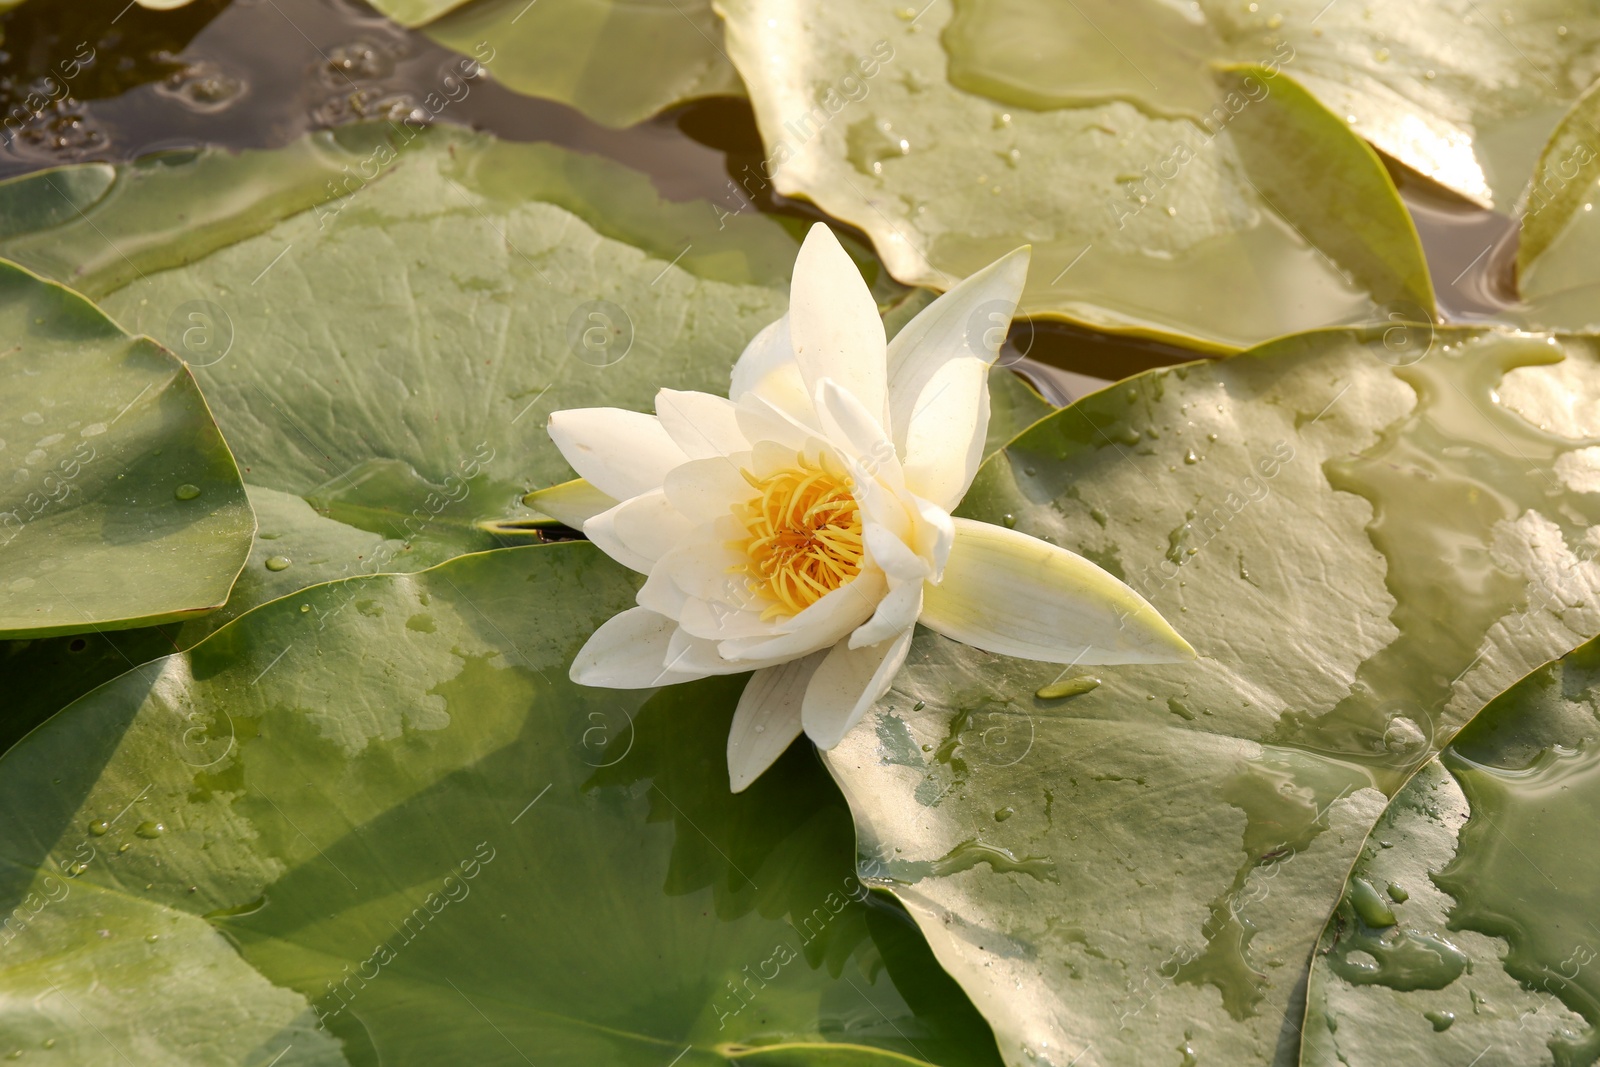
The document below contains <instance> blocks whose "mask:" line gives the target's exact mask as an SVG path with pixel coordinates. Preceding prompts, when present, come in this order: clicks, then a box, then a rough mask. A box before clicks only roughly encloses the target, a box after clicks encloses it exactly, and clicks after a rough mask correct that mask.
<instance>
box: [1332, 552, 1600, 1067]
mask: <svg viewBox="0 0 1600 1067" xmlns="http://www.w3.org/2000/svg"><path fill="white" fill-rule="evenodd" d="M1591 551H1592V550H1591ZM1550 593H1551V594H1553V595H1560V594H1559V591H1558V590H1555V589H1552V590H1550ZM1597 746H1600V642H1590V643H1589V644H1588V645H1585V646H1584V647H1582V648H1580V649H1577V650H1576V651H1574V652H1572V653H1570V654H1569V655H1567V656H1566V657H1564V658H1563V659H1561V660H1560V661H1558V662H1555V663H1552V664H1549V665H1548V666H1545V667H1542V668H1540V669H1539V670H1537V671H1535V672H1534V673H1533V674H1531V675H1529V676H1528V677H1527V678H1524V679H1523V680H1522V681H1520V682H1518V683H1517V684H1516V685H1514V686H1512V687H1511V688H1510V689H1509V690H1507V691H1506V692H1505V693H1503V694H1501V695H1500V696H1499V697H1496V698H1495V700H1494V701H1493V702H1491V703H1490V704H1489V705H1488V706H1487V707H1485V708H1484V709H1483V711H1482V712H1480V713H1479V714H1478V717H1477V718H1476V719H1474V720H1473V721H1472V722H1471V723H1470V724H1468V725H1467V727H1466V728H1465V729H1464V730H1462V731H1461V733H1460V734H1459V735H1457V737H1456V739H1455V740H1454V741H1453V742H1452V743H1451V744H1450V747H1449V748H1447V749H1445V750H1444V752H1443V753H1442V754H1441V755H1440V758H1439V759H1438V760H1435V761H1432V762H1430V763H1429V764H1428V765H1427V766H1425V767H1424V768H1423V769H1422V770H1421V771H1419V772H1418V773H1417V776H1416V777H1415V778H1413V779H1412V780H1411V781H1410V782H1409V783H1407V785H1406V787H1405V788H1404V789H1402V790H1401V791H1400V792H1399V793H1398V794H1396V796H1395V798H1394V800H1393V801H1392V802H1391V803H1390V805H1389V809H1388V811H1386V812H1385V813H1384V816H1383V819H1382V820H1381V821H1380V822H1379V823H1378V825H1377V826H1376V827H1375V828H1374V830H1373V833H1372V837H1371V838H1370V839H1369V840H1368V842H1367V845H1366V847H1365V848H1364V849H1363V850H1362V852H1361V857H1360V859H1359V860H1358V861H1357V863H1356V866H1355V870H1354V872H1353V873H1352V876H1351V882H1350V886H1349V887H1348V888H1347V890H1346V900H1345V902H1344V903H1342V904H1341V905H1340V908H1339V910H1338V911H1337V912H1336V913H1335V914H1334V917H1333V918H1332V919H1330V920H1329V923H1328V926H1327V928H1326V929H1325V930H1324V931H1323V933H1322V941H1321V943H1320V944H1319V945H1318V948H1317V953H1316V955H1315V956H1314V957H1313V960H1314V962H1313V965H1312V969H1311V981H1310V988H1309V993H1308V998H1307V999H1308V1012H1307V1020H1306V1027H1305V1039H1304V1043H1303V1050H1302V1057H1303V1058H1302V1062H1304V1063H1306V1064H1315V1065H1319V1067H1321V1065H1329V1067H1332V1065H1334V1064H1347V1065H1350V1067H1366V1065H1368V1064H1372V1065H1377V1064H1388V1063H1395V1062H1407V1063H1415V1064H1441V1065H1442V1064H1456V1063H1466V1062H1469V1061H1470V1060H1471V1058H1472V1057H1473V1056H1479V1055H1482V1054H1483V1052H1484V1050H1485V1049H1487V1048H1492V1049H1494V1050H1495V1052H1496V1055H1498V1056H1500V1057H1501V1059H1502V1060H1504V1061H1505V1062H1507V1063H1543V1062H1549V1061H1550V1058H1551V1056H1552V1055H1553V1056H1554V1059H1555V1062H1556V1063H1559V1064H1590V1063H1594V1062H1595V1060H1596V1058H1600V1029H1596V1027H1597V1025H1600V966H1597V961H1600V930H1596V928H1595V920H1594V917H1595V916H1596V915H1597V914H1600V888H1597V887H1600V866H1597V862H1596V852H1595V850H1594V847H1593V842H1594V839H1595V835H1596V833H1597V832H1600V773H1597V769H1600V761H1597V758H1596V756H1597V753H1600V747H1597ZM1374 887H1381V889H1379V890H1374ZM1364 892H1381V893H1382V894H1383V901H1384V907H1385V908H1386V909H1387V910H1389V911H1390V912H1391V915H1390V916H1389V917H1388V918H1389V919H1390V920H1391V921H1390V922H1388V923H1386V924H1385V925H1383V926H1381V927H1373V926H1372V925H1370V923H1369V922H1368V921H1364V917H1363V916H1362V915H1361V914H1360V912H1359V911H1358V910H1357V909H1356V907H1354V905H1353V903H1352V898H1353V897H1355V896H1357V895H1358V894H1361V893H1364ZM1370 918H1371V917H1370V916H1366V917H1365V919H1370ZM1380 921H1382V920H1380ZM1467 974H1470V977H1466V975H1467Z"/></svg>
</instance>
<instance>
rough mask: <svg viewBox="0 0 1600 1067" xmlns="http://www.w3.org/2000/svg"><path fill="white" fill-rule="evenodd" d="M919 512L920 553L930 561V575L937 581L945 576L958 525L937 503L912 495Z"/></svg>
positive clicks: (918, 544) (917, 545)
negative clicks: (945, 568) (946, 564)
mask: <svg viewBox="0 0 1600 1067" xmlns="http://www.w3.org/2000/svg"><path fill="white" fill-rule="evenodd" d="M912 503H913V505H914V506H915V507H916V514H917V544H916V548H917V551H918V553H919V554H920V555H921V556H922V558H923V559H925V560H927V561H928V566H929V568H930V572H929V574H928V577H929V578H930V579H931V580H933V581H935V582H937V581H939V580H940V579H941V578H942V577H944V567H945V563H946V562H947V561H948V560H949V559H950V548H951V546H952V545H954V544H955V540H956V526H955V520H954V519H952V518H951V517H950V513H949V512H948V511H946V510H945V509H944V508H941V507H939V506H938V505H937V504H933V503H930V502H928V501H926V500H923V499H921V498H918V497H912Z"/></svg>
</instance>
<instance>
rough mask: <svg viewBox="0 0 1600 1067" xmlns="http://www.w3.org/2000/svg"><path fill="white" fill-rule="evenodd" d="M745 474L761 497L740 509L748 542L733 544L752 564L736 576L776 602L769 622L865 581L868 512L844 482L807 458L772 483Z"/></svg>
mask: <svg viewBox="0 0 1600 1067" xmlns="http://www.w3.org/2000/svg"><path fill="white" fill-rule="evenodd" d="M741 473H742V474H743V475H744V478H745V481H747V482H749V483H750V485H751V486H752V487H753V488H754V489H755V490H756V496H755V497H753V498H752V499H751V500H750V501H749V502H748V503H745V504H742V505H738V506H736V507H735V508H734V515H735V516H736V517H737V518H738V519H739V521H740V522H741V523H743V524H744V528H745V530H746V531H748V534H749V536H748V537H746V538H743V539H741V540H738V541H735V542H733V544H732V547H733V548H735V549H736V550H739V551H742V552H743V553H744V554H745V556H746V562H745V563H744V564H743V565H742V566H736V567H734V568H733V570H735V571H739V570H743V571H744V573H745V574H746V575H747V580H748V581H749V583H750V586H751V588H752V589H754V590H758V591H761V592H764V593H765V594H766V595H767V597H768V598H769V599H770V600H771V601H772V603H771V604H770V605H768V607H767V608H766V609H765V610H764V611H762V613H761V619H762V621H763V622H768V621H771V620H772V619H774V618H776V617H778V616H780V615H798V614H799V613H800V612H802V611H804V610H805V609H806V608H808V607H810V606H811V605H812V604H815V603H816V602H817V601H819V600H821V599H822V598H823V597H824V596H827V595H828V594H829V593H831V592H833V591H834V590H835V589H837V588H839V587H840V586H841V585H843V584H844V583H845V582H847V581H849V580H850V579H851V578H854V577H855V576H856V575H857V574H858V573H860V571H861V557H862V555H863V554H864V549H863V547H862V543H861V511H860V509H859V507H857V505H856V501H855V497H853V496H851V495H850V489H849V484H848V482H847V481H846V480H845V478H844V477H843V476H841V475H840V474H838V473H835V472H834V471H831V470H829V469H828V467H827V465H826V464H823V465H818V464H814V463H811V462H808V461H807V460H806V458H805V457H804V456H797V457H796V466H794V467H791V468H788V469H786V470H780V471H778V472H777V473H775V474H770V475H768V476H766V477H765V478H758V477H756V476H755V475H753V474H751V473H750V472H749V471H742V472H741Z"/></svg>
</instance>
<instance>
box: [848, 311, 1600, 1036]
mask: <svg viewBox="0 0 1600 1067" xmlns="http://www.w3.org/2000/svg"><path fill="white" fill-rule="evenodd" d="M1596 400H1600V352H1597V345H1596V343H1595V342H1593V341H1591V340H1587V339H1581V338H1567V339H1557V338H1542V337H1529V336H1522V335H1504V334H1497V333H1489V332H1475V331H1467V330H1447V331H1440V332H1438V333H1437V334H1435V333H1433V332H1432V331H1429V330H1427V329H1426V328H1423V327H1416V328H1414V329H1407V328H1404V327H1401V326H1396V327H1393V328H1391V329H1389V330H1387V331H1379V330H1376V329H1374V330H1363V331H1355V330H1341V331H1324V332H1319V333H1312V334H1307V335H1304V336H1300V337H1294V338H1287V339H1284V340H1282V341H1279V342H1275V343H1273V344H1270V345H1267V346H1264V347H1262V348H1260V349H1257V350H1255V351H1253V352H1250V353H1247V354H1244V355H1241V356H1236V357H1233V358H1231V359H1225V360H1221V361H1218V362H1214V363H1199V364H1189V365H1184V366H1180V367H1176V368H1172V369H1167V370H1159V371H1151V372H1148V373H1145V374H1141V375H1139V376H1137V377H1135V378H1132V379H1130V380H1128V381H1125V382H1122V383H1119V384H1118V385H1116V386H1114V387H1111V388H1108V389H1106V390H1103V391H1101V392H1099V393H1095V394H1093V395H1090V396H1088V397H1085V398H1083V399H1082V400H1079V401H1078V402H1076V403H1075V404H1073V405H1072V406H1070V407H1068V408H1066V409H1063V410H1062V411H1060V412H1058V413H1056V414H1055V415H1052V416H1050V417H1049V418H1047V419H1045V420H1044V421H1042V422H1040V423H1038V424H1037V425H1035V426H1034V427H1032V428H1031V429H1030V430H1028V431H1027V432H1026V433H1024V434H1022V435H1021V436H1020V437H1019V438H1017V439H1016V440H1015V441H1013V442H1012V443H1011V444H1010V445H1009V446H1007V448H1006V449H1005V450H1004V451H1003V452H1001V453H1000V454H998V455H996V456H994V457H992V458H991V459H990V460H989V461H988V462H987V463H986V464H985V465H984V466H983V468H982V469H981V470H980V472H979V474H978V477H977V480H976V482H975V483H974V486H973V489H972V490H971V492H970V493H969V494H968V496H967V498H966V500H965V501H964V502H963V504H962V507H961V512H962V513H963V514H965V515H967V516H968V517H971V518H976V519H982V520H987V521H990V522H998V523H1003V524H1005V525H1008V526H1014V527H1015V528H1016V529H1018V530H1023V531H1026V532H1028V533H1030V534H1033V535H1035V536H1039V537H1044V538H1048V539H1050V540H1053V541H1054V542H1055V543H1057V544H1060V545H1062V546H1063V547H1066V548H1070V549H1073V550H1075V551H1077V552H1079V553H1081V554H1083V555H1085V556H1087V557H1088V558H1090V559H1092V560H1094V561H1095V562H1097V563H1099V564H1100V565H1101V566H1104V567H1106V568H1107V569H1109V570H1110V571H1111V572H1112V573H1113V574H1116V575H1118V576H1119V577H1121V578H1123V579H1124V580H1125V581H1127V582H1129V583H1130V584H1131V585H1132V586H1133V587H1134V588H1135V589H1137V590H1139V591H1140V592H1142V593H1143V594H1144V595H1145V596H1146V597H1147V598H1148V599H1149V600H1150V601H1151V602H1152V603H1153V604H1154V605H1155V607H1156V608H1158V609H1159V610H1160V611H1161V612H1162V614H1163V615H1164V616H1165V617H1166V618H1168V619H1170V620H1171V621H1172V623H1173V625H1174V626H1175V627H1176V628H1177V629H1178V631H1179V632H1180V633H1182V634H1183V636H1184V637H1185V638H1187V639H1188V640H1189V642H1190V643H1191V644H1192V645H1194V647H1195V648H1196V649H1197V650H1198V652H1199V654H1200V659H1199V660H1198V661H1196V662H1194V663H1191V664H1180V665H1170V666H1161V667H1106V668H1094V669H1093V670H1085V669H1082V668H1078V669H1071V668H1069V669H1067V670H1065V671H1063V670H1061V669H1060V668H1057V667H1053V666H1050V665H1045V664H1036V663H1029V662H1024V661H1018V660H1011V659H1006V658H1003V657H998V656H991V655H988V654H985V653H982V652H979V651H976V650H974V649H971V648H968V647H965V646H962V645H959V644H956V643H954V642H952V641H949V640H946V639H944V638H942V637H939V636H937V635H934V634H932V633H919V635H918V636H917V638H916V641H915V643H914V645H913V648H912V651H911V654H910V658H909V660H908V665H907V666H906V667H905V668H904V670H903V671H902V672H901V674H900V676H899V677H898V679H897V680H896V683H895V686H894V688H893V689H892V690H891V691H890V693H889V695H888V696H886V697H885V698H884V699H883V700H882V701H880V702H879V704H878V705H877V707H876V708H874V710H873V711H872V712H870V713H869V714H868V716H867V718H866V720H864V726H863V727H862V728H861V729H859V730H857V731H855V732H854V733H852V734H851V735H849V736H848V737H846V739H845V740H844V742H843V743H842V744H841V745H840V746H839V747H838V748H837V749H835V750H833V751H831V752H829V753H828V754H827V756H826V759H827V763H828V766H829V768H830V769H831V770H832V772H833V774H834V776H835V778H836V780H837V781H838V782H839V783H840V785H841V787H842V788H843V790H844V792H845V795H846V797H847V798H848V799H849V801H850V805H851V808H852V810H853V811H854V813H855V816H856V824H857V832H858V836H859V841H860V847H861V850H862V853H863V859H862V866H863V868H864V869H868V870H872V869H875V870H876V871H877V872H878V874H879V878H878V880H877V881H876V882H875V883H874V884H877V885H881V886H883V887H885V888H888V889H890V890H892V891H893V892H894V893H895V894H896V895H897V896H899V897H900V899H901V900H902V901H903V902H904V903H905V904H906V906H907V908H908V909H909V910H910V911H911V913H912V915H913V916H914V917H915V918H916V919H917V921H918V922H919V923H920V924H921V926H922V928H923V931H924V933H925V934H926V935H927V936H928V939H929V942H930V944H931V945H932V946H933V949H934V952H935V954H936V955H937V956H938V957H939V960H940V962H941V963H942V964H943V965H944V966H945V968H946V970H948V971H949V972H950V973H951V974H952V975H953V976H954V977H955V978H956V979H957V980H958V981H960V982H961V983H962V984H963V986H964V987H965V988H966V989H967V991H968V993H969V994H970V995H971V996H972V998H973V1001H974V1002H975V1003H976V1004H977V1006H978V1007H979V1009H980V1010H982V1011H983V1012H984V1013H985V1015H986V1016H987V1017H988V1018H989V1020H990V1022H991V1023H992V1024H993V1026H994V1028H995V1032H996V1036H997V1038H998V1040H999V1042H1000V1046H1001V1051H1002V1054H1003V1055H1004V1056H1005V1057H1006V1060H1007V1062H1008V1063H1012V1064H1019V1065H1020V1064H1027V1063H1032V1062H1035V1060H1034V1057H1040V1058H1048V1059H1049V1060H1050V1061H1051V1062H1055V1063H1066V1062H1070V1061H1071V1060H1072V1058H1073V1057H1074V1056H1085V1059H1084V1060H1083V1061H1082V1062H1090V1061H1091V1060H1092V1061H1094V1062H1103V1063H1159V1062H1167V1061H1169V1060H1174V1059H1176V1058H1178V1055H1177V1054H1178V1053H1180V1052H1181V1051H1182V1050H1190V1051H1189V1053H1187V1054H1192V1055H1193V1056H1194V1057H1195V1059H1197V1060H1198V1061H1199V1062H1202V1063H1203V1062H1215V1063H1229V1064H1266V1063H1273V1062H1282V1060H1281V1059H1279V1057H1280V1056H1285V1055H1286V1056H1288V1057H1289V1058H1291V1059H1292V1055H1293V1053H1292V1050H1293V1049H1294V1048H1296V1047H1297V1043H1298V1040H1299V1034H1298V1027H1299V1009H1298V1007H1297V1005H1296V1001H1295V990H1296V987H1297V985H1298V984H1299V983H1300V981H1301V980H1302V978H1303V977H1304V975H1305V973H1306V965H1307V961H1308V958H1309V955H1310V951H1311V948H1312V946H1313V945H1314V944H1315V942H1316V939H1317V937H1318V935H1319V933H1320V931H1321V928H1322V924H1323V921H1324V919H1325V917H1326V916H1327V915H1328V914H1329V913H1330V912H1331V910H1332V909H1333V907H1334V905H1335V904H1336V903H1337V902H1338V900H1339V896H1340V893H1341V891H1342V888H1343V885H1344V882H1345V878H1346V876H1347V874H1348V871H1349V868H1350V864H1351V863H1352V862H1353V861H1354V859H1355V858H1356V855H1357V853H1358V851H1359V849H1360V847H1361V844H1362V842H1363V840H1364V839H1365V838H1366V835H1367V831H1368V830H1369V829H1370V827H1371V826H1372V825H1373V823H1374V822H1375V821H1376V820H1377V819H1378V817H1379V816H1380V815H1381V813H1382V811H1383V808H1384V804H1385V799H1386V794H1388V793H1391V792H1393V791H1394V790H1396V789H1398V788H1399V786H1400V785H1401V784H1402V783H1403V782H1404V781H1405V780H1406V779H1407V777H1409V774H1410V772H1411V771H1412V770H1413V769H1414V768H1416V767H1417V766H1419V765H1421V764H1422V763H1424V762H1425V761H1426V760H1427V759H1428V758H1429V756H1430V755H1431V754H1432V753H1433V752H1435V751H1437V749H1438V747H1439V746H1440V745H1442V744H1444V743H1446V742H1448V741H1449V739H1450V737H1451V736H1452V735H1453V734H1454V733H1455V732H1456V730H1458V729H1459V728H1460V727H1461V726H1462V725H1463V724H1464V723H1466V722H1467V721H1468V720H1469V719H1470V718H1471V717H1472V715H1473V714H1474V713H1476V712H1477V711H1478V709H1479V708H1481V707H1482V706H1483V704H1484V703H1485V702H1487V701H1488V700H1490V699H1491V698H1492V697H1493V696H1494V695H1495V694H1497V693H1499V692H1500V691H1502V690H1503V689H1504V688H1505V687H1506V686H1507V685H1509V684H1510V683H1511V682H1512V681H1514V680H1515V679H1517V678H1519V677H1521V676H1523V675H1524V674H1526V673H1527V672H1528V671H1529V670H1530V669H1532V668H1533V667H1534V666H1535V665H1537V664H1539V663H1542V662H1545V661H1547V660H1548V659H1549V658H1550V657H1552V656H1555V655H1560V654H1562V653H1564V652H1565V651H1567V650H1568V649H1570V648H1573V647H1575V646H1577V645H1579V644H1581V643H1582V642H1583V641H1585V640H1587V639H1588V638H1590V637H1592V636H1593V635H1594V634H1596V633H1600V567H1597V566H1596V565H1595V564H1594V563H1593V562H1591V561H1589V559H1588V558H1587V557H1588V556H1589V555H1592V550H1590V549H1587V548H1586V547H1585V546H1586V545H1587V543H1588V542H1587V541H1586V540H1585V538H1586V537H1587V531H1588V530H1589V529H1590V527H1591V526H1592V524H1593V523H1594V521H1595V519H1596V518H1600V498H1597V497H1596V496H1595V495H1594V494H1593V493H1590V492H1587V491H1585V490H1582V489H1579V488H1577V486H1578V485H1581V484H1584V483H1582V481H1581V474H1580V471H1581V467H1580V465H1579V464H1580V463H1581V461H1582V459H1583V458H1584V457H1587V456H1588V455H1589V454H1591V453H1589V452H1586V451H1585V450H1586V449H1594V448H1595V446H1596V439H1595V438H1579V439H1573V438H1572V437H1568V436H1563V435H1562V434H1561V433H1559V432H1557V431H1555V430H1540V429H1538V428H1537V426H1536V423H1538V422H1540V421H1548V419H1547V418H1546V417H1545V416H1544V415H1543V414H1542V411H1541V406H1542V405H1545V404H1550V403H1560V402H1568V403H1573V404H1576V405H1577V406H1578V407H1579V408H1580V409H1583V410H1587V408H1586V407H1585V405H1592V404H1593V403H1594V402H1595V401H1596ZM1543 589H1549V590H1552V591H1554V590H1559V599H1556V598H1555V594H1554V593H1552V594H1551V595H1539V591H1540V590H1543ZM875 865H876V866H875ZM1091 1046H1092V1048H1093V1052H1091V1053H1087V1055H1086V1050H1087V1049H1089V1048H1090V1047H1091ZM1284 1050H1289V1051H1288V1052H1287V1053H1285V1052H1284Z"/></svg>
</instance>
